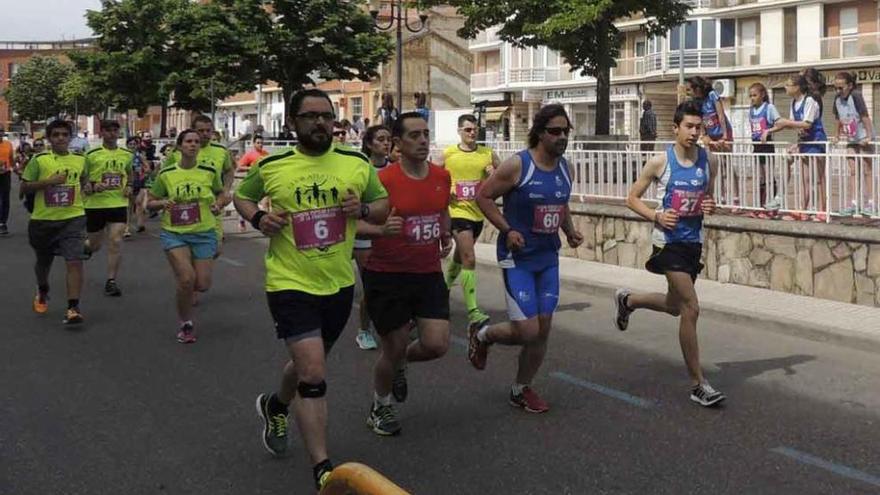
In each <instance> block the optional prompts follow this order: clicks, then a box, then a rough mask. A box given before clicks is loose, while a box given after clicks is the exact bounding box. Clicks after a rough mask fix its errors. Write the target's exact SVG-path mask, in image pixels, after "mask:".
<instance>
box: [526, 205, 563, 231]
mask: <svg viewBox="0 0 880 495" xmlns="http://www.w3.org/2000/svg"><path fill="white" fill-rule="evenodd" d="M564 215H565V205H537V206H535V218H534V222H533V223H532V232H534V233H536V234H555V233H556V232H557V231H558V230H559V226H560V225H561V224H562V218H563V216H564Z"/></svg>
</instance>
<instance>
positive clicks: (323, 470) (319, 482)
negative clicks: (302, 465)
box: [312, 459, 333, 492]
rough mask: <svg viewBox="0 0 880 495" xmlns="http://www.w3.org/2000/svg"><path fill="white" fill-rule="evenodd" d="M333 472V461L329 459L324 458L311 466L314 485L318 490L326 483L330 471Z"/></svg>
mask: <svg viewBox="0 0 880 495" xmlns="http://www.w3.org/2000/svg"><path fill="white" fill-rule="evenodd" d="M332 472H333V463H332V462H330V459H324V460H323V461H321V462H319V463H318V464H315V467H313V468H312V475H314V477H315V487H316V488H317V489H318V491H319V492H320V491H321V489H322V488H324V485H326V484H327V481H328V480H329V479H330V473H332Z"/></svg>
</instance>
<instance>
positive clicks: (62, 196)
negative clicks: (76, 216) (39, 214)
mask: <svg viewBox="0 0 880 495" xmlns="http://www.w3.org/2000/svg"><path fill="white" fill-rule="evenodd" d="M75 196H76V188H75V187H74V186H68V185H61V186H50V187H48V188H46V194H45V196H44V197H45V199H46V206H48V207H49V208H63V207H65V206H73V200H74V198H75Z"/></svg>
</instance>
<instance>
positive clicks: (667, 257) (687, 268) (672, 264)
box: [645, 242, 703, 282]
mask: <svg viewBox="0 0 880 495" xmlns="http://www.w3.org/2000/svg"><path fill="white" fill-rule="evenodd" d="M702 254H703V245H702V244H700V243H698V242H676V243H672V244H666V245H665V246H663V247H659V246H654V252H653V253H651V257H650V258H648V261H647V263H645V268H647V269H648V271H649V272H651V273H657V274H659V275H665V274H666V272H685V273H688V274H690V276H691V278H692V279H693V280H694V281H695V282H696V280H697V275H699V274H700V272H701V271H703V264H702V263H700V257H701V256H702Z"/></svg>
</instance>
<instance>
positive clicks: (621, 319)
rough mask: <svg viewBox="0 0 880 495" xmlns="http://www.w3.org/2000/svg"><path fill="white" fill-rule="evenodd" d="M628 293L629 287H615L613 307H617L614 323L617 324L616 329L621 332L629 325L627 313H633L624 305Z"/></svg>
mask: <svg viewBox="0 0 880 495" xmlns="http://www.w3.org/2000/svg"><path fill="white" fill-rule="evenodd" d="M629 295H630V291H629V289H617V290H616V291H615V292H614V307H615V308H616V309H617V316H616V317H615V318H614V324H615V325H617V329H618V330H620V331H621V332H622V331H624V330H626V327H628V326H629V315H631V314H632V313H633V310H632V309H629V308H628V307H627V306H626V299H627V298H628V297H629Z"/></svg>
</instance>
